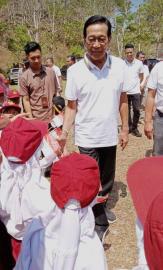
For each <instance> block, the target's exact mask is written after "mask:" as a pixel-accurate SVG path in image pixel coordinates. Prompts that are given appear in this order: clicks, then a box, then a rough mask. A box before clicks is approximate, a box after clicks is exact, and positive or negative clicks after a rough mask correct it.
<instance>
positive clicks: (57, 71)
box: [52, 65, 61, 77]
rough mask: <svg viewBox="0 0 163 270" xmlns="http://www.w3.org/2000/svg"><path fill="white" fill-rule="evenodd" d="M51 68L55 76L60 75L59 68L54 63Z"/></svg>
mask: <svg viewBox="0 0 163 270" xmlns="http://www.w3.org/2000/svg"><path fill="white" fill-rule="evenodd" d="M52 69H53V70H54V72H55V74H56V75H57V77H60V76H61V71H60V68H59V67H57V66H56V65H54V66H53V67H52Z"/></svg>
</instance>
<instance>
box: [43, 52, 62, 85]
mask: <svg viewBox="0 0 163 270" xmlns="http://www.w3.org/2000/svg"><path fill="white" fill-rule="evenodd" d="M46 66H47V67H51V68H52V69H53V70H54V72H55V75H56V78H57V80H58V83H59V86H60V88H61V86H62V76H61V71H60V68H59V67H58V66H56V65H55V64H54V59H53V57H48V58H47V59H46Z"/></svg>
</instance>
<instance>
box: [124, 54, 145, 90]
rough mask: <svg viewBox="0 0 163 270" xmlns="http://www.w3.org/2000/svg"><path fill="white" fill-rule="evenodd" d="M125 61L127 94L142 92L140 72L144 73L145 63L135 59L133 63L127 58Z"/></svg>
mask: <svg viewBox="0 0 163 270" xmlns="http://www.w3.org/2000/svg"><path fill="white" fill-rule="evenodd" d="M124 62H125V73H126V79H127V84H126V86H127V89H126V90H127V94H128V95H134V94H139V93H140V78H139V74H141V73H144V66H143V63H142V62H141V61H139V60H137V59H134V60H133V61H132V62H131V63H130V62H128V61H127V60H125V61H124Z"/></svg>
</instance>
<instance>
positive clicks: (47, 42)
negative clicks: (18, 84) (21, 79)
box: [0, 0, 163, 62]
mask: <svg viewBox="0 0 163 270" xmlns="http://www.w3.org/2000/svg"><path fill="white" fill-rule="evenodd" d="M34 2H35V3H36V4H37V5H36V6H37V10H36V9H34V8H33V4H34ZM6 5H7V7H6ZM131 8H132V1H131V0H105V1H99V0H28V1H26V0H17V1H16V0H12V1H11V0H0V11H1V15H3V16H1V18H0V35H1V41H0V45H1V46H2V45H3V46H5V47H7V48H9V50H10V51H11V52H13V53H14V54H15V55H17V57H20V54H21V52H22V50H23V47H24V45H25V43H26V42H27V41H29V40H31V39H36V36H37V38H38V41H39V42H40V44H41V45H42V48H43V53H44V54H45V55H48V54H51V55H58V56H57V57H58V59H59V61H61V62H63V61H64V60H65V57H66V55H67V53H73V54H75V55H82V54H83V52H84V49H83V37H82V31H83V24H84V21H85V20H86V19H87V18H88V17H89V16H91V15H93V14H102V15H105V16H107V17H108V18H111V21H112V24H113V39H112V40H113V41H112V44H113V45H112V46H113V50H114V52H115V53H116V54H119V55H120V56H122V52H123V48H124V44H125V43H127V42H132V43H133V44H135V46H136V48H142V49H144V48H143V47H145V49H146V50H147V51H148V49H149V48H150V47H151V44H155V46H158V44H159V43H160V42H162V41H163V0H146V1H145V2H144V3H143V4H142V5H140V7H139V8H138V10H137V11H135V12H134V13H133V12H132V9H131ZM8 11H9V12H8ZM36 15H38V17H37V16H36ZM37 19H38V20H37ZM36 34H38V35H36Z"/></svg>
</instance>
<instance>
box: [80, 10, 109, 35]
mask: <svg viewBox="0 0 163 270" xmlns="http://www.w3.org/2000/svg"><path fill="white" fill-rule="evenodd" d="M99 23H101V24H102V23H104V24H106V25H107V27H108V32H107V36H108V38H110V36H111V28H112V26H111V23H110V21H109V20H108V19H107V18H106V17H104V16H100V15H94V16H91V17H90V18H88V20H87V21H86V22H85V24H84V29H83V36H84V38H86V36H87V28H88V26H90V25H92V24H99Z"/></svg>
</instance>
